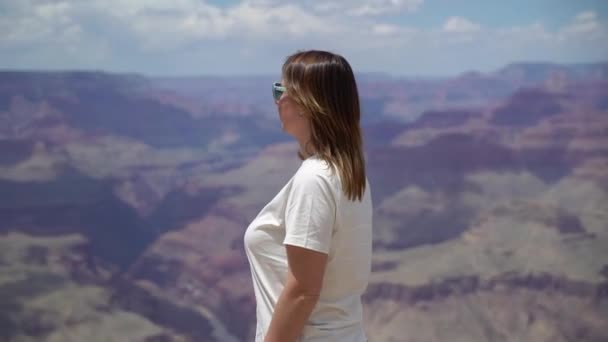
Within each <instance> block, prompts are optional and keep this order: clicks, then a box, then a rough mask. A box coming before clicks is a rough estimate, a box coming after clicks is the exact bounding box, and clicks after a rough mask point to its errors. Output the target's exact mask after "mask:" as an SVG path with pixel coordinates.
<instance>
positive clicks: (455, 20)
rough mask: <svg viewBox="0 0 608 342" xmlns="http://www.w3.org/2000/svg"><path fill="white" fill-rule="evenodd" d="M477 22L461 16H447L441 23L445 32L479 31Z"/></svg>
mask: <svg viewBox="0 0 608 342" xmlns="http://www.w3.org/2000/svg"><path fill="white" fill-rule="evenodd" d="M479 29H480V27H479V25H478V24H475V23H473V22H471V21H470V20H468V19H465V18H462V17H449V18H448V19H447V20H446V21H445V23H444V24H443V30H444V31H445V32H456V33H467V32H475V31H479Z"/></svg>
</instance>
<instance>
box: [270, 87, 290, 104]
mask: <svg viewBox="0 0 608 342" xmlns="http://www.w3.org/2000/svg"><path fill="white" fill-rule="evenodd" d="M286 91H287V88H285V87H283V85H281V82H274V83H273V84H272V97H273V98H274V100H275V101H279V99H280V98H281V95H283V93H284V92H286Z"/></svg>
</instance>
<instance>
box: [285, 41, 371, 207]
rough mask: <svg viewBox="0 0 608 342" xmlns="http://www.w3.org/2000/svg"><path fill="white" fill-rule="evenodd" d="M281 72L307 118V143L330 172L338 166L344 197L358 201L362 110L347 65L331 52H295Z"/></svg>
mask: <svg viewBox="0 0 608 342" xmlns="http://www.w3.org/2000/svg"><path fill="white" fill-rule="evenodd" d="M282 73H283V82H284V86H285V87H286V88H287V92H288V93H289V95H290V97H292V98H293V99H294V101H295V102H296V103H298V104H299V105H301V106H302V107H303V108H304V109H305V114H306V115H307V116H308V118H309V120H310V128H311V139H310V144H312V147H313V148H314V150H315V152H316V153H317V155H318V156H319V157H320V158H321V159H323V160H325V161H327V162H328V164H329V165H330V166H331V168H332V170H333V171H334V172H335V169H336V168H337V169H338V172H340V178H341V181H342V189H343V191H344V194H345V195H346V196H347V197H348V199H350V200H353V201H354V200H355V199H358V200H359V201H361V198H362V197H363V193H364V191H365V179H366V178H365V159H364V157H363V139H362V137H361V128H360V126H359V120H360V116H361V109H360V106H359V93H358V91H357V83H356V82H355V76H354V74H353V71H352V69H351V67H350V65H349V64H348V62H347V61H346V59H345V58H344V57H342V56H340V55H337V54H334V53H331V52H327V51H318V50H309V51H299V52H297V53H295V54H293V55H291V56H289V57H287V60H286V61H285V64H283V70H282ZM298 155H299V157H300V158H301V159H304V157H303V156H302V154H301V153H300V152H298Z"/></svg>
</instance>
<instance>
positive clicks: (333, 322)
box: [244, 51, 372, 342]
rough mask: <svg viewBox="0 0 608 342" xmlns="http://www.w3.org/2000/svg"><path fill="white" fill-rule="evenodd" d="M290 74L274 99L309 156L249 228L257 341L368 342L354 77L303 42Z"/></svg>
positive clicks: (368, 214) (365, 219)
mask: <svg viewBox="0 0 608 342" xmlns="http://www.w3.org/2000/svg"><path fill="white" fill-rule="evenodd" d="M282 78H283V80H282V82H280V83H275V84H274V85H273V94H274V99H275V102H276V105H277V107H278V111H279V116H280V119H281V123H282V127H283V130H284V131H286V132H287V133H289V134H290V135H292V136H293V137H294V138H295V139H296V140H297V141H298V142H299V144H300V150H299V152H298V155H299V157H300V159H302V160H303V161H302V164H301V166H300V167H299V169H298V170H297V172H296V173H295V174H294V175H293V177H292V178H291V179H290V180H289V181H288V182H287V184H286V185H285V186H284V187H283V188H282V190H281V191H279V193H278V194H277V195H276V196H275V197H274V198H273V199H272V200H271V201H270V202H269V203H268V204H267V205H266V206H265V207H264V208H263V209H262V211H261V212H260V213H259V214H258V216H257V217H256V218H255V219H254V220H253V222H251V224H250V225H249V227H248V228H247V231H246V232H245V237H244V242H245V251H246V253H247V258H248V260H249V264H250V267H251V272H252V279H253V286H254V291H255V298H256V304H257V310H256V316H257V327H256V339H255V341H256V342H262V341H264V342H287V341H306V342H311V341H323V342H331V341H339V342H364V341H366V340H367V339H366V334H365V332H364V329H363V322H362V304H361V295H362V293H363V292H364V290H365V288H366V286H367V283H368V278H369V274H370V269H371V254H372V242H371V240H372V203H371V195H370V189H369V183H368V182H367V178H366V175H365V163H364V158H363V151H362V138H361V129H360V127H359V117H360V108H359V96H358V92H357V85H356V83H355V77H354V75H353V72H352V69H351V67H350V65H349V64H348V62H347V61H346V59H344V58H343V57H342V56H339V55H336V54H333V53H330V52H326V51H304V52H299V53H296V54H294V55H292V56H289V57H288V58H287V60H286V62H285V64H284V65H283V69H282Z"/></svg>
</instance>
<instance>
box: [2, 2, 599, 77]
mask: <svg viewBox="0 0 608 342" xmlns="http://www.w3.org/2000/svg"><path fill="white" fill-rule="evenodd" d="M309 48H318V49H328V50H332V51H335V52H338V53H341V54H343V55H344V56H345V57H346V58H347V59H348V60H349V61H350V62H351V64H352V65H353V67H354V68H355V70H357V71H362V72H385V73H389V74H393V75H405V76H425V75H426V76H446V75H455V74H458V73H461V72H465V71H470V70H478V71H482V72H484V71H491V70H495V69H498V68H500V67H502V66H504V65H506V64H508V63H511V62H519V61H549V62H557V63H585V62H593V61H600V60H608V0H509V1H504V0H503V1H498V0H485V1H483V0H324V1H304V0H281V1H278V0H230V1H219V0H207V1H205V0H173V1H166V0H88V1H81V0H20V1H12V0H0V68H1V69H19V70H23V69H27V70H31V69H36V70H40V69H44V70H65V69H79V70H82V69H91V70H106V71H113V72H137V73H143V74H147V75H235V74H239V75H240V74H269V73H271V74H277V73H278V71H279V69H280V65H281V64H282V61H283V60H284V58H285V56H287V55H289V54H290V53H292V52H294V51H296V50H299V49H309Z"/></svg>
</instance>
